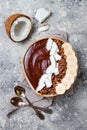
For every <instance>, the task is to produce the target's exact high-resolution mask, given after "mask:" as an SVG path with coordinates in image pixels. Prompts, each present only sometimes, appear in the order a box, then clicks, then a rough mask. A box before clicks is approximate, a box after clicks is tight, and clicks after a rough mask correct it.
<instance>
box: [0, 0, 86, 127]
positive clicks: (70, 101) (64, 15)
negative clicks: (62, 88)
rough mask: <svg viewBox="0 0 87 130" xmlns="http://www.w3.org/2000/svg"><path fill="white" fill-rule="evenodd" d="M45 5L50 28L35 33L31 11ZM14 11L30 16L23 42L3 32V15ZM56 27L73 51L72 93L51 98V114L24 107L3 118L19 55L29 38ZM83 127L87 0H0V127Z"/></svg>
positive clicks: (35, 27)
mask: <svg viewBox="0 0 87 130" xmlns="http://www.w3.org/2000/svg"><path fill="white" fill-rule="evenodd" d="M39 7H45V8H48V9H50V10H51V11H52V16H51V17H49V18H48V19H47V20H46V23H49V24H50V29H49V30H48V31H47V32H43V33H41V34H38V33H37V27H38V26H39V24H38V22H37V21H36V20H35V19H34V15H35V11H36V9H38V8H39ZM14 13H24V14H27V15H28V16H30V17H31V19H32V21H33V24H34V29H33V33H32V35H31V36H30V39H27V40H26V41H25V42H24V43H23V42H22V43H20V44H14V43H13V42H12V41H11V40H10V39H9V38H8V36H7V34H6V32H5V21H6V18H7V17H8V16H9V15H11V14H14ZM55 30H56V31H58V30H61V31H66V32H67V33H68V36H69V38H68V40H69V42H70V43H71V44H72V46H73V48H74V49H75V51H76V53H77V57H78V60H79V73H78V78H77V80H76V83H75V85H74V86H75V88H76V89H75V93H74V95H73V96H62V97H58V98H56V99H55V101H54V104H53V107H52V109H53V110H54V113H53V114H52V115H46V119H45V120H44V121H41V120H39V119H38V118H37V117H36V116H35V114H34V112H33V111H32V110H31V109H28V108H25V109H22V110H21V111H19V112H18V113H16V114H15V115H14V116H12V117H11V118H10V119H7V117H6V113H7V112H8V111H9V110H12V109H13V106H12V105H10V103H9V100H10V98H11V97H12V96H13V95H15V94H14V92H13V87H14V84H15V82H16V81H17V79H18V77H19V75H20V73H21V58H22V55H23V53H24V52H25V48H26V46H27V45H28V44H29V42H30V41H31V40H33V39H35V38H38V37H39V36H43V35H45V34H49V33H52V32H55ZM44 129H45V130H48V129H50V130H63V129H64V130H87V0H0V130H44Z"/></svg>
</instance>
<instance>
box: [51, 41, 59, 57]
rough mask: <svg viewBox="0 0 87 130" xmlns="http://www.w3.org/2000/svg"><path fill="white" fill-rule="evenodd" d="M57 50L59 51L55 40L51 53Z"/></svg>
mask: <svg viewBox="0 0 87 130" xmlns="http://www.w3.org/2000/svg"><path fill="white" fill-rule="evenodd" d="M57 51H58V47H57V45H56V43H55V42H53V44H52V48H51V51H50V55H54V54H55V53H56V52H57Z"/></svg>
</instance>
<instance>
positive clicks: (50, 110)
mask: <svg viewBox="0 0 87 130" xmlns="http://www.w3.org/2000/svg"><path fill="white" fill-rule="evenodd" d="M34 108H36V109H39V110H41V111H43V112H45V113H47V114H52V113H53V110H52V109H49V108H41V107H37V106H34Z"/></svg>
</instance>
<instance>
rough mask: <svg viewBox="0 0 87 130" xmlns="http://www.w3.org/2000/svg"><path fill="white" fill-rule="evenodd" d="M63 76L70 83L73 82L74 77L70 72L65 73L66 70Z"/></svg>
mask: <svg viewBox="0 0 87 130" xmlns="http://www.w3.org/2000/svg"><path fill="white" fill-rule="evenodd" d="M64 78H67V79H68V80H69V81H70V83H71V84H73V83H74V81H75V78H74V77H73V75H71V74H70V73H67V72H66V75H65V77H64Z"/></svg>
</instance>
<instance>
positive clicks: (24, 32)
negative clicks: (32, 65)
mask: <svg viewBox="0 0 87 130" xmlns="http://www.w3.org/2000/svg"><path fill="white" fill-rule="evenodd" d="M31 27H32V23H31V21H30V19H28V18H26V17H19V18H17V19H16V20H15V21H14V22H13V24H12V26H11V30H10V36H11V38H12V39H13V40H14V41H17V42H19V41H22V40H24V39H25V38H27V37H28V35H29V33H30V31H31Z"/></svg>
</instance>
